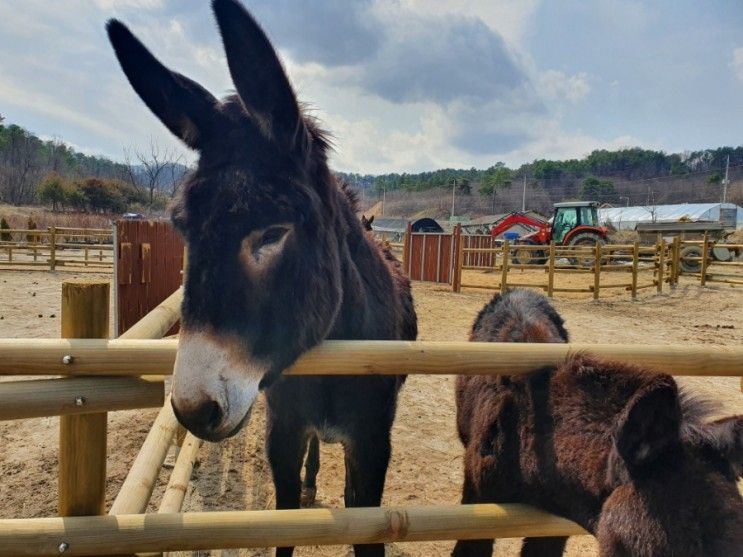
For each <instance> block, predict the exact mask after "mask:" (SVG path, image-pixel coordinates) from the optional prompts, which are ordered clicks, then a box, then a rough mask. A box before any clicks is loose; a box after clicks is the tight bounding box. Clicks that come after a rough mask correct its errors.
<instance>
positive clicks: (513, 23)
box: [378, 0, 540, 46]
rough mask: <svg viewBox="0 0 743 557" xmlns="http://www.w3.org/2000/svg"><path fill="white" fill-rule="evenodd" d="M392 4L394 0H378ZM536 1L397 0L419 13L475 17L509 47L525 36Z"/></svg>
mask: <svg viewBox="0 0 743 557" xmlns="http://www.w3.org/2000/svg"><path fill="white" fill-rule="evenodd" d="M378 3H379V4H392V5H395V4H397V2H396V1H395V0H378ZM539 3H540V2H539V0H461V1H459V2H451V0H401V1H400V2H399V4H400V5H401V6H402V7H403V8H406V9H408V10H410V11H413V12H416V13H417V14H419V15H429V16H443V17H449V18H450V17H453V16H455V17H462V16H466V17H476V18H479V19H480V20H482V21H483V22H484V23H485V24H486V25H487V26H488V27H490V28H491V29H492V30H494V31H496V32H497V33H498V34H500V35H501V36H502V37H503V38H504V39H505V40H506V42H507V43H509V44H510V45H511V46H517V45H520V43H521V42H522V41H523V39H524V37H525V36H526V35H527V32H528V29H529V24H530V22H531V19H532V17H533V15H534V13H535V12H536V10H537V8H538V7H539Z"/></svg>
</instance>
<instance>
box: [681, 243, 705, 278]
mask: <svg viewBox="0 0 743 557" xmlns="http://www.w3.org/2000/svg"><path fill="white" fill-rule="evenodd" d="M687 257H694V258H697V257H698V258H699V259H698V260H696V261H690V260H688V259H686V258H687ZM679 259H680V260H681V261H680V263H681V270H682V271H683V272H684V273H701V272H702V261H701V259H702V248H701V247H699V246H686V247H684V248H682V249H681V253H679Z"/></svg>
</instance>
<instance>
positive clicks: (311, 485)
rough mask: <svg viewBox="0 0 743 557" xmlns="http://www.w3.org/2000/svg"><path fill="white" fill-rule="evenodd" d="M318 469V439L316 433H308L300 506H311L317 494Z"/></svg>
mask: <svg viewBox="0 0 743 557" xmlns="http://www.w3.org/2000/svg"><path fill="white" fill-rule="evenodd" d="M319 470H320V441H319V439H318V438H317V434H316V433H312V434H311V435H310V444H309V447H308V449H307V458H306V459H305V462H304V480H302V506H303V507H311V506H312V505H313V504H314V503H315V496H316V495H317V484H316V482H315V480H317V473H318V471H319Z"/></svg>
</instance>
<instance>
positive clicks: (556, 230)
mask: <svg viewBox="0 0 743 557" xmlns="http://www.w3.org/2000/svg"><path fill="white" fill-rule="evenodd" d="M582 226H587V227H591V228H600V226H599V216H598V203H596V202H595V201H571V202H567V203H555V215H554V217H553V218H552V238H551V240H552V241H553V242H554V243H555V244H558V245H560V244H563V243H565V236H567V235H568V233H569V232H570V231H571V230H575V229H576V228H578V227H582Z"/></svg>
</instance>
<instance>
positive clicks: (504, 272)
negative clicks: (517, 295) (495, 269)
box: [500, 240, 510, 294]
mask: <svg viewBox="0 0 743 557" xmlns="http://www.w3.org/2000/svg"><path fill="white" fill-rule="evenodd" d="M509 247H510V244H509V241H508V240H505V241H504V242H503V266H502V268H501V276H500V291H501V294H502V293H504V292H505V291H506V289H507V288H508V259H509V257H508V256H509V253H510V250H509Z"/></svg>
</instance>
